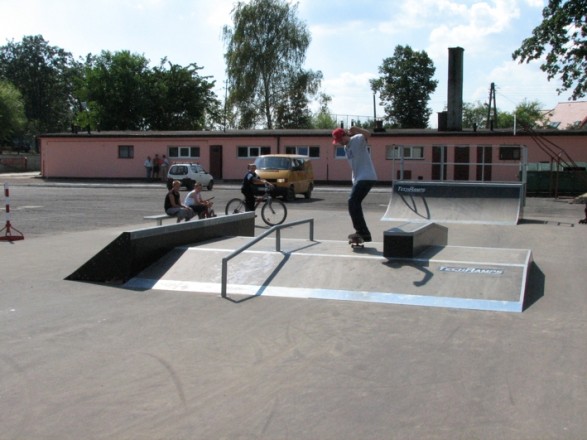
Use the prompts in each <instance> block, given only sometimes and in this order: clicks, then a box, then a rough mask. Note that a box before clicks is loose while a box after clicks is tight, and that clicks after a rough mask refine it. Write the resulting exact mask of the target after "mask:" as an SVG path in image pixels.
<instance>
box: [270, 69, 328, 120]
mask: <svg viewBox="0 0 587 440" xmlns="http://www.w3.org/2000/svg"><path fill="white" fill-rule="evenodd" d="M321 79H322V72H313V71H311V70H309V71H306V70H299V71H298V72H295V73H294V76H293V77H286V81H285V83H286V84H285V86H286V87H289V90H288V91H287V92H286V93H285V95H284V97H283V98H282V99H281V100H280V102H278V103H277V105H276V108H275V125H276V126H277V128H310V127H311V126H312V112H311V111H310V108H309V103H310V99H309V97H308V95H315V94H316V93H317V92H318V87H319V85H320V81H321Z"/></svg>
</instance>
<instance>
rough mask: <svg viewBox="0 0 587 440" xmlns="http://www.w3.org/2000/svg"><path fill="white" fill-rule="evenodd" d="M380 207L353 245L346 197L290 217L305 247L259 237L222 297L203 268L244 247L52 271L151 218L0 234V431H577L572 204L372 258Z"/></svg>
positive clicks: (221, 245) (508, 434)
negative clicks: (361, 244)
mask: <svg viewBox="0 0 587 440" xmlns="http://www.w3.org/2000/svg"><path fill="white" fill-rule="evenodd" d="M221 190H222V189H219V191H221ZM389 191H390V190H389V189H381V192H387V193H386V194H385V195H382V197H381V198H382V200H385V199H386V200H388V201H389V199H390V195H389ZM369 197H377V194H373V195H370V196H369ZM381 205H383V204H380V205H377V206H376V207H375V209H371V208H370V209H369V210H368V211H367V212H366V217H367V221H368V223H369V225H370V226H371V228H372V233H373V236H374V237H378V238H374V242H373V243H367V244H366V245H365V248H364V249H355V250H353V249H351V248H350V246H349V245H348V243H347V242H346V241H345V240H341V235H343V236H346V234H347V233H348V215H347V214H346V212H345V210H344V206H343V207H341V209H340V210H338V211H332V210H321V209H303V210H302V209H299V210H296V209H291V210H290V216H289V217H288V221H300V220H305V219H308V218H311V219H313V224H314V231H313V237H312V238H311V239H310V237H309V233H308V225H298V226H295V227H291V228H285V229H284V230H283V231H281V235H280V237H279V241H280V245H279V250H278V251H277V250H276V241H277V238H276V235H275V234H271V235H270V236H268V237H267V238H266V239H264V240H262V241H260V242H259V243H258V244H256V245H255V246H253V247H251V248H249V249H247V250H245V251H243V253H241V254H240V255H239V256H238V257H235V258H234V259H232V260H231V261H230V262H229V263H228V285H227V290H228V294H227V297H226V298H222V296H221V295H220V288H221V284H222V283H221V281H222V276H221V264H220V265H219V262H220V263H221V261H222V258H223V257H225V256H226V255H228V254H229V253H230V252H232V251H234V250H235V249H238V248H239V247H241V246H242V245H243V244H244V243H246V242H247V241H249V240H250V239H251V238H250V237H233V238H229V239H219V238H216V239H208V240H205V241H202V242H200V243H196V244H195V245H188V244H186V245H181V246H177V247H175V248H174V249H173V250H172V251H171V252H169V253H166V254H165V256H164V257H162V258H161V259H158V260H157V261H156V262H155V263H153V264H148V265H146V266H145V267H144V268H143V269H142V270H140V271H139V272H138V273H137V274H136V275H134V276H132V277H131V278H130V279H129V280H128V281H126V282H125V283H124V284H119V283H114V284H108V283H97V282H81V281H71V280H66V279H65V278H66V277H68V276H69V275H70V274H72V273H75V272H76V270H78V269H79V268H80V266H82V265H83V264H84V262H87V261H90V260H92V258H94V257H95V255H96V254H97V253H99V252H100V250H102V249H104V248H106V247H107V246H108V245H109V244H110V243H113V242H115V241H116V240H117V237H119V236H120V234H121V233H123V232H125V231H139V230H144V229H152V226H151V225H145V224H144V223H140V222H136V223H134V224H128V225H125V226H123V227H120V226H117V227H107V228H100V227H97V228H93V229H89V230H87V231H76V232H63V233H60V234H55V235H49V234H47V235H43V236H39V237H35V238H31V239H29V238H28V237H27V238H26V239H25V240H23V241H21V242H18V243H16V242H15V243H12V244H9V243H1V245H2V246H1V247H0V263H1V264H2V267H3V268H4V269H3V271H4V273H5V276H4V277H3V283H2V284H3V287H2V295H1V298H2V308H1V309H0V312H1V313H2V315H3V321H4V323H5V332H4V334H3V343H2V346H3V355H2V364H1V365H2V373H3V374H2V377H3V379H2V395H3V396H4V398H3V399H2V404H1V405H2V414H3V415H2V416H0V417H1V421H2V425H3V427H4V435H5V436H6V438H80V437H83V438H186V439H187V438H202V439H204V438H243V439H245V438H267V439H274V438H307V439H313V438H323V439H340V438H363V439H379V438H438V439H444V438H455V437H460V438H497V437H500V438H516V439H519V438H528V439H530V438H569V439H574V438H581V437H583V435H584V434H585V433H586V432H587V424H586V422H585V420H584V417H583V416H582V415H583V414H584V413H585V411H586V410H587V379H585V375H584V374H583V369H584V365H585V362H586V361H587V353H586V352H585V350H584V341H585V336H587V330H586V329H587V327H586V326H585V323H586V318H585V316H586V315H585V306H586V304H585V297H584V293H585V290H584V286H585V282H586V281H587V275H586V274H585V273H584V261H583V260H584V258H583V256H584V249H585V246H586V245H587V238H586V235H587V234H586V233H585V232H587V230H586V229H585V227H584V226H583V225H577V224H576V223H577V220H578V218H580V216H581V212H580V210H578V209H577V206H573V205H570V204H568V203H565V202H564V201H559V200H549V199H528V200H527V201H526V204H525V206H524V210H523V216H521V218H520V220H519V221H518V222H517V224H478V223H464V222H448V221H447V222H442V224H443V225H444V226H445V227H446V228H447V229H448V243H447V246H446V247H443V248H441V249H440V248H431V249H430V250H429V252H428V253H424V254H419V256H418V258H417V259H415V261H407V260H405V259H393V258H392V259H389V258H385V257H384V256H383V252H384V243H383V242H384V239H385V235H384V234H385V232H386V231H388V230H390V229H393V228H401V227H402V224H403V223H405V221H403V220H392V221H390V220H384V219H383V218H384V217H385V216H386V214H385V213H386V211H387V208H388V206H389V205H387V206H381ZM429 206H430V205H429ZM432 206H433V205H432ZM172 226H173V225H172ZM166 227H168V226H162V228H166ZM170 227H171V226H170ZM266 230H267V229H266V228H259V225H258V220H257V224H256V226H255V229H254V235H255V236H258V235H260V234H261V233H263V232H265V231H266ZM441 268H444V269H441ZM498 305H500V307H501V308H500V307H498ZM509 312H514V313H509Z"/></svg>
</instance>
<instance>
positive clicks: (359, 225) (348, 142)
mask: <svg viewBox="0 0 587 440" xmlns="http://www.w3.org/2000/svg"><path fill="white" fill-rule="evenodd" d="M369 135H370V133H369V131H367V130H365V129H363V128H360V127H356V126H353V127H351V128H350V129H349V130H344V129H342V128H337V129H336V130H334V131H333V132H332V137H333V138H334V140H333V141H332V143H333V144H334V145H342V146H344V152H345V154H346V157H347V160H348V162H349V165H350V167H351V171H352V183H353V186H352V189H351V194H350V196H349V200H348V209H349V214H350V216H351V221H352V223H353V227H354V228H355V233H354V234H351V235H349V239H354V238H357V237H358V238H362V239H363V241H372V238H371V232H370V231H369V228H368V227H367V223H366V221H365V216H364V214H363V206H362V203H363V199H364V198H365V197H367V194H369V191H371V188H373V186H374V185H375V183H376V182H377V174H376V172H375V167H374V166H373V161H372V160H371V153H370V151H369V148H368V146H367V139H368V138H369Z"/></svg>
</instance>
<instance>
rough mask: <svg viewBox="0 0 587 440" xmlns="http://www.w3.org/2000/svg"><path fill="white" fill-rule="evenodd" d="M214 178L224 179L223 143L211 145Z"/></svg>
mask: <svg viewBox="0 0 587 440" xmlns="http://www.w3.org/2000/svg"><path fill="white" fill-rule="evenodd" d="M208 171H209V173H210V174H212V177H213V178H214V180H221V179H222V145H210V169H209V170H208Z"/></svg>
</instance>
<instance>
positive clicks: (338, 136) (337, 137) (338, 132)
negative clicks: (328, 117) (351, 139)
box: [332, 128, 346, 145]
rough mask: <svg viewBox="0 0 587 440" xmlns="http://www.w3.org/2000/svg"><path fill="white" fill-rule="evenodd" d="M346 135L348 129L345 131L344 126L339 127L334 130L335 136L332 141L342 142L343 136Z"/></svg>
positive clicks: (334, 142)
mask: <svg viewBox="0 0 587 440" xmlns="http://www.w3.org/2000/svg"><path fill="white" fill-rule="evenodd" d="M345 135H346V131H344V130H343V129H342V128H337V129H336V130H334V131H333V132H332V137H333V138H334V140H333V141H332V143H333V144H335V145H336V144H341V143H342V138H343V136H345Z"/></svg>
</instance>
